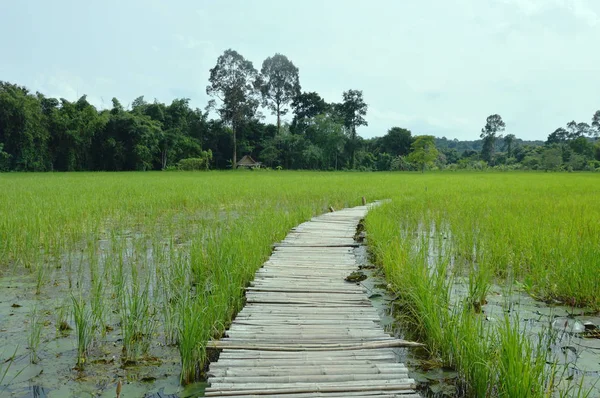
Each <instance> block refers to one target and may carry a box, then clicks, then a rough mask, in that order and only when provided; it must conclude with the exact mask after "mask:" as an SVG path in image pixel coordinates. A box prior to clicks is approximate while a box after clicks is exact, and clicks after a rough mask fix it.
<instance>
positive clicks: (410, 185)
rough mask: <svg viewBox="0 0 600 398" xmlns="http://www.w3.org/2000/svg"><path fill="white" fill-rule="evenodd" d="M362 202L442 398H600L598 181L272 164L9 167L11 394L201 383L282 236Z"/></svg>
mask: <svg viewBox="0 0 600 398" xmlns="http://www.w3.org/2000/svg"><path fill="white" fill-rule="evenodd" d="M362 196H365V197H366V198H367V200H368V201H372V200H376V199H390V200H389V201H386V202H384V203H383V204H382V205H381V206H378V207H376V208H374V209H373V210H372V211H371V212H370V213H369V215H368V216H367V219H366V220H365V227H366V231H367V234H368V239H367V241H368V245H369V250H370V253H371V256H372V258H371V261H372V262H374V263H375V264H376V265H377V266H378V267H380V269H381V272H382V273H383V274H384V276H385V278H386V282H387V283H388V289H389V292H390V294H391V295H393V297H394V305H393V307H394V308H395V312H394V314H393V315H394V317H395V318H396V319H397V322H399V323H401V324H402V325H403V330H405V331H406V334H407V336H408V337H410V338H412V339H416V340H419V341H421V342H423V343H425V344H426V347H427V350H426V361H424V363H425V362H426V363H427V365H426V366H428V367H437V368H440V369H454V370H456V371H457V373H458V375H459V377H458V379H457V380H456V381H455V382H454V385H455V393H454V395H450V396H472V397H546V396H548V397H553V396H556V397H560V396H565V397H571V396H589V397H595V396H600V389H599V388H600V386H598V379H599V378H600V339H598V337H600V331H599V330H598V326H600V318H599V317H598V312H599V310H600V294H599V291H600V205H599V204H598V200H599V199H600V175H597V174H573V173H570V174H560V173H516V172H515V173H448V172H446V173H425V174H421V173H318V172H263V171H254V172H250V171H248V172H206V173H202V172H190V173H185V172H156V173H64V174H63V173H51V174H35V173H30V174H19V173H10V174H0V395H2V396H14V397H28V396H48V397H65V396H73V397H83V396H90V397H91V396H103V397H114V396H115V391H116V388H117V385H119V384H120V385H121V387H120V388H121V389H122V396H123V397H128V396H136V397H137V396H139V397H142V396H148V397H152V396H169V395H171V394H172V396H182V397H185V396H199V395H201V394H202V390H203V384H202V379H203V370H204V369H205V366H206V364H207V361H208V360H209V359H210V356H211V355H213V353H211V350H207V349H206V342H207V341H208V340H210V339H211V338H213V337H218V336H220V335H221V334H222V333H223V332H224V330H225V329H226V328H227V326H228V324H229V322H230V321H231V319H232V318H233V316H234V315H235V313H236V312H237V311H239V310H240V309H241V308H242V306H243V304H244V297H243V288H244V287H245V286H246V285H247V284H248V282H249V281H250V280H252V278H253V275H254V273H255V272H256V270H257V269H258V268H259V267H260V266H261V264H262V263H263V262H264V261H265V260H266V259H267V258H268V256H269V255H270V253H271V245H272V244H273V243H275V242H277V241H279V240H281V239H283V238H284V237H285V235H286V234H287V232H288V231H289V230H290V228H292V227H294V226H295V225H297V224H299V223H301V222H303V221H306V220H308V219H310V218H311V217H312V216H314V215H317V214H320V213H323V212H325V211H327V209H328V207H329V206H332V207H333V208H334V209H339V208H342V207H347V206H356V205H359V204H360V203H361V197H362ZM423 366H425V365H423ZM36 394H37V395H36ZM440 396H441V395H440ZM445 396H448V395H445Z"/></svg>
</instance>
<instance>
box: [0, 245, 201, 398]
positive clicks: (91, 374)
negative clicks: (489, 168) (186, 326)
mask: <svg viewBox="0 0 600 398" xmlns="http://www.w3.org/2000/svg"><path fill="white" fill-rule="evenodd" d="M114 242H118V245H119V246H120V247H119V248H115V247H114ZM187 244H188V243H187V242H177V247H178V248H182V247H184V246H185V245H187ZM163 249H164V250H165V251H169V250H170V249H169V247H168V242H160V244H159V245H157V244H154V245H153V244H152V243H151V242H149V241H148V239H147V237H145V236H144V235H143V234H139V233H135V234H134V233H129V234H123V235H119V236H118V237H116V238H114V239H113V238H110V237H102V238H101V239H98V240H97V241H95V242H94V248H93V250H90V249H89V248H85V247H83V248H82V249H80V250H79V251H76V252H72V253H69V254H66V255H64V256H63V257H62V258H61V259H60V260H59V261H58V264H60V267H59V268H57V266H56V265H47V266H46V268H45V271H44V272H45V273H44V285H43V286H42V288H41V291H40V292H39V294H36V278H37V276H36V271H33V273H29V272H27V271H20V270H19V271H16V270H8V271H5V272H4V274H3V275H0V378H1V377H2V374H3V373H4V371H5V370H6V369H7V368H8V371H7V373H6V375H5V376H4V378H3V380H0V381H1V383H0V396H2V397H4V396H6V397H86V396H89V397H91V396H94V397H114V396H115V392H116V386H117V383H118V381H119V380H121V382H122V396H124V397H127V396H133V397H159V396H160V397H163V398H165V397H179V396H185V397H187V396H201V394H202V391H203V388H204V386H203V384H202V383H199V384H197V385H192V386H188V387H187V388H184V387H182V386H181V385H180V382H179V376H180V370H181V366H180V360H179V351H178V349H177V347H175V346H171V345H167V344H165V337H164V331H163V330H162V327H161V325H160V324H161V316H160V314H155V316H156V321H157V323H158V324H159V326H158V328H157V330H156V332H155V334H154V335H153V336H152V338H151V347H150V350H149V357H147V358H145V359H144V360H143V361H141V362H139V363H138V364H136V365H135V366H126V365H125V364H123V363H122V360H121V357H122V355H121V354H122V350H123V344H122V341H123V335H122V332H121V328H120V316H119V314H118V311H117V308H118V306H119V304H118V301H117V300H116V299H115V297H114V289H113V288H112V286H111V285H110V278H109V277H108V276H107V274H105V272H110V267H111V265H108V264H107V263H106V261H109V260H108V259H109V258H112V260H114V261H121V262H122V264H123V265H124V268H125V269H126V272H127V273H128V275H129V272H130V269H131V268H132V267H137V268H139V274H140V275H141V276H142V278H144V277H145V276H147V275H150V276H152V277H151V278H149V280H153V281H156V276H155V275H153V274H154V273H155V272H156V265H155V257H157V251H158V250H163ZM115 250H116V252H117V253H118V255H115ZM160 255H161V254H160V253H159V254H158V256H160ZM92 256H93V257H95V259H94V261H96V263H95V264H94V266H93V268H94V269H95V270H96V272H97V275H100V276H102V277H103V280H104V285H105V287H104V292H103V296H104V300H105V309H106V311H107V312H108V313H107V314H106V319H105V320H106V324H107V326H109V329H108V330H107V331H106V332H105V335H104V336H100V333H99V332H98V333H97V338H96V339H95V341H94V343H93V345H92V348H91V350H90V352H89V355H88V358H87V361H86V363H85V364H84V365H85V367H84V370H83V371H79V370H76V369H75V365H76V362H77V337H76V331H75V324H74V320H73V318H72V316H71V310H72V301H71V294H75V295H78V294H83V295H84V296H85V295H87V294H88V293H89V291H90V289H91V286H92V284H91V279H92V278H93V276H92V275H91V272H90V269H91V268H92V266H91V264H90V258H91V257H92ZM161 258H162V261H164V262H162V261H161V262H162V264H163V265H168V261H166V260H165V259H167V260H168V254H165V253H162V257H161ZM53 264H57V263H56V262H55V263H53ZM148 295H149V296H150V297H152V295H153V285H152V284H151V285H150V287H149V292H148ZM88 299H89V297H88ZM33 311H36V312H37V314H38V317H39V322H40V323H41V333H40V339H39V347H38V349H37V355H36V356H37V358H35V362H36V363H32V361H31V358H32V350H31V349H30V348H29V347H28V346H29V342H28V338H29V336H30V334H31V330H32V327H31V315H32V313H33ZM61 312H62V313H63V315H62V316H61V315H60V313H61ZM61 319H64V320H66V322H67V324H68V325H69V327H70V329H69V330H66V331H64V332H61V331H58V325H59V324H60V320H61ZM10 358H13V360H12V361H11V360H9V359H10Z"/></svg>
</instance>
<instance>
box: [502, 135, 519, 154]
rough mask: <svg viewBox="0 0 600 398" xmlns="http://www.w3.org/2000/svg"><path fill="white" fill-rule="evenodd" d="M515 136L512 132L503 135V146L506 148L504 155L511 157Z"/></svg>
mask: <svg viewBox="0 0 600 398" xmlns="http://www.w3.org/2000/svg"><path fill="white" fill-rule="evenodd" d="M516 138H517V137H515V135H514V134H506V136H505V137H504V148H505V149H506V157H509V158H512V156H513V148H514V144H515V139H516Z"/></svg>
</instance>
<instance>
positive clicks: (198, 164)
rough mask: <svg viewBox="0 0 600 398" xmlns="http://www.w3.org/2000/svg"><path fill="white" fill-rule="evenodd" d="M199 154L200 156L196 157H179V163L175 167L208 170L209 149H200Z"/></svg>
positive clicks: (188, 169)
mask: <svg viewBox="0 0 600 398" xmlns="http://www.w3.org/2000/svg"><path fill="white" fill-rule="evenodd" d="M200 155H201V156H200V157H198V158H187V159H181V160H180V161H179V163H177V168H178V169H179V170H184V171H193V170H208V169H209V166H210V161H211V160H212V152H211V150H210V149H209V150H208V151H202V153H201V154H200Z"/></svg>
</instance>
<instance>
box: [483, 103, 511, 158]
mask: <svg viewBox="0 0 600 398" xmlns="http://www.w3.org/2000/svg"><path fill="white" fill-rule="evenodd" d="M505 128H506V124H504V121H503V120H502V117H501V116H500V115H498V114H494V115H490V116H488V117H487V119H486V123H485V126H484V127H483V128H482V129H481V135H480V137H481V138H482V139H483V148H482V149H481V157H482V159H483V160H485V161H486V162H488V163H490V164H491V163H493V161H494V152H495V149H496V140H497V139H498V138H499V137H500V136H498V133H502V132H503V131H504V129H505Z"/></svg>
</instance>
